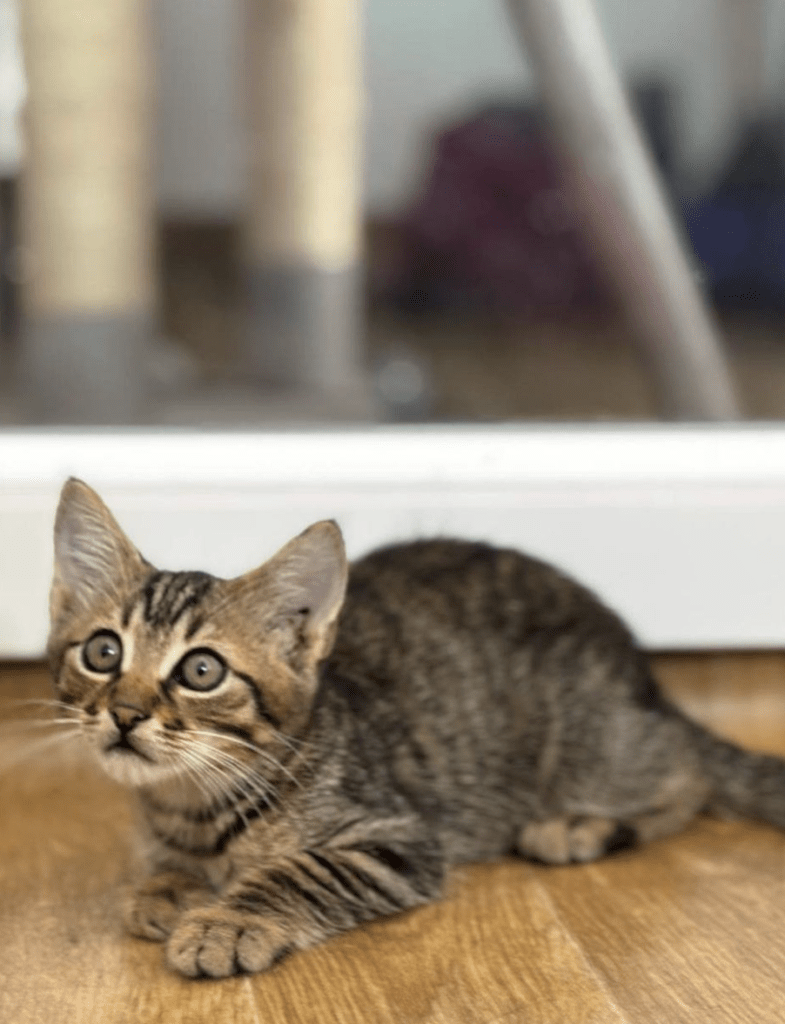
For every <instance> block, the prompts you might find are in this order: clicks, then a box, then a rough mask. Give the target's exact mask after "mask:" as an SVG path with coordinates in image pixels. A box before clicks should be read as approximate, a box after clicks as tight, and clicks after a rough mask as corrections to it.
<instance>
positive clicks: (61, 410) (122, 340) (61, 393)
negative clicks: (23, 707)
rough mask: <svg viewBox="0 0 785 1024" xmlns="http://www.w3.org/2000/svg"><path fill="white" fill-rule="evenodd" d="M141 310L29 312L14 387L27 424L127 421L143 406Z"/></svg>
mask: <svg viewBox="0 0 785 1024" xmlns="http://www.w3.org/2000/svg"><path fill="white" fill-rule="evenodd" d="M151 331H152V320H151V317H150V316H148V315H147V314H142V313H134V314H125V315H120V314H114V315H106V314H97V313H96V314H91V313H85V314H81V315H78V316H77V315H74V316H61V317H57V318H54V317H52V318H49V317H47V318H44V317H32V316H31V317H28V318H27V319H26V321H25V323H24V327H23V333H22V347H21V352H20V365H19V375H20V380H19V384H20V390H21V397H22V403H21V404H22V408H23V410H24V416H25V419H26V420H27V421H28V422H33V423H62V424H132V423H138V422H140V421H142V420H143V419H144V417H145V414H146V412H147V399H148V389H147V381H146V367H147V355H148V345H149V339H150V337H151Z"/></svg>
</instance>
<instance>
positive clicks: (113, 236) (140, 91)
mask: <svg viewBox="0 0 785 1024" xmlns="http://www.w3.org/2000/svg"><path fill="white" fill-rule="evenodd" d="M21 15H22V41H23V50H24V56H25V67H26V72H27V79H28V89H29V94H28V105H27V109H26V115H25V122H24V125H25V128H26V147H27V166H26V168H25V172H24V178H23V196H22V210H21V232H22V244H23V246H24V249H25V251H26V253H27V256H28V260H29V263H28V265H27V268H26V271H27V272H26V275H25V276H26V281H25V289H24V294H23V304H24V312H23V315H24V330H23V339H22V345H23V348H22V375H23V387H24V389H25V390H24V398H25V400H26V401H27V403H28V405H29V408H30V413H31V416H32V417H33V418H34V419H36V420H38V421H43V422H49V423H51V422H61V423H123V422H133V421H135V420H138V419H139V418H140V417H141V416H142V413H143V410H144V406H145V392H146V388H145V380H144V366H145V363H146V349H147V344H148V340H149V338H150V333H151V326H152V323H151V321H152V308H153V258H152V252H153V230H152V199H151V180H150V105H151V104H150V96H151V88H150V68H149V62H148V51H147V47H148V31H147V29H148V25H147V18H148V15H149V10H148V4H147V2H146V0H100V2H95V0H92V2H87V0H24V3H23V4H22V5H21Z"/></svg>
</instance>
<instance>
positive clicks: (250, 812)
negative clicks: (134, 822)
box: [151, 799, 272, 857]
mask: <svg viewBox="0 0 785 1024" xmlns="http://www.w3.org/2000/svg"><path fill="white" fill-rule="evenodd" d="M271 806H272V805H271V804H270V802H269V801H268V800H265V799H260V800H258V801H257V802H255V803H253V804H251V805H249V806H248V807H244V808H243V809H242V812H240V811H238V812H237V814H236V815H235V817H234V818H233V819H232V821H231V823H230V824H229V825H228V826H227V827H226V828H225V829H224V830H223V832H221V833H220V834H219V835H218V836H217V838H216V839H215V840H214V841H213V842H212V843H205V844H193V845H192V844H190V843H184V842H181V841H180V840H179V839H176V838H175V837H174V836H170V835H168V834H167V833H166V832H162V831H161V830H160V829H159V828H156V827H155V825H152V826H151V827H152V830H153V834H154V835H155V837H156V839H158V840H159V841H160V842H162V843H163V844H164V845H165V846H168V847H169V849H171V850H177V851H179V852H180V853H190V854H191V856H193V857H217V856H219V854H222V853H223V852H224V850H225V849H226V847H227V846H228V845H229V843H230V842H231V841H232V840H233V839H236V838H237V836H239V835H242V833H243V832H245V830H246V829H247V828H248V826H249V825H250V823H251V822H252V821H254V820H255V819H256V818H261V816H262V815H263V814H264V813H265V812H266V811H268V810H270V808H271Z"/></svg>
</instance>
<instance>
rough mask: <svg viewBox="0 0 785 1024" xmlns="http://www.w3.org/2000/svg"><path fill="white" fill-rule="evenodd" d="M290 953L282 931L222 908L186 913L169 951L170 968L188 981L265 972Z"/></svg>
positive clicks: (273, 925) (169, 946)
mask: <svg viewBox="0 0 785 1024" xmlns="http://www.w3.org/2000/svg"><path fill="white" fill-rule="evenodd" d="M287 951H288V946H287V943H286V941H285V940H284V938H283V935H282V934H281V930H280V927H279V926H278V925H277V923H276V922H274V921H267V920H263V919H262V918H260V917H258V916H256V915H252V914H243V913H240V912H238V911H233V910H227V909H225V908H222V907H207V908H204V909H201V910H191V911H187V912H186V913H185V914H183V916H182V917H181V918H180V920H179V922H178V924H177V927H176V928H175V930H174V931H173V932H172V935H171V936H170V938H169V942H168V943H167V947H166V958H167V961H168V963H169V966H170V967H172V968H173V969H174V970H175V971H178V972H179V973H180V974H184V975H185V976H186V977H188V978H202V977H208V978H226V977H228V976H229V975H232V974H243V973H249V974H255V973H257V972H259V971H265V970H267V968H268V967H271V966H272V965H273V964H274V963H276V962H277V961H278V960H280V959H281V958H282V956H283V955H284V954H285V953H286V952H287Z"/></svg>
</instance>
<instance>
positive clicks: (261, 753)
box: [192, 729, 302, 788]
mask: <svg viewBox="0 0 785 1024" xmlns="http://www.w3.org/2000/svg"><path fill="white" fill-rule="evenodd" d="M192 735H194V736H209V737H211V738H212V739H220V740H224V741H225V742H228V743H234V744H236V745H237V746H238V747H243V748H244V749H246V750H250V751H252V752H253V753H254V754H255V755H256V756H257V757H261V758H264V759H265V760H266V761H267V763H268V764H270V765H272V766H273V768H275V769H277V770H278V771H279V772H282V773H283V774H284V775H286V776H287V777H288V778H289V779H290V780H291V781H292V782H293V783H294V785H295V786H297V787H298V788H302V787H301V784H300V780H299V779H298V778H296V777H295V776H294V775H293V774H292V773H291V772H290V771H289V769H288V768H287V767H286V765H284V764H281V762H280V761H279V760H278V759H277V758H276V757H273V755H272V754H270V753H269V752H268V751H266V750H263V749H262V748H261V747H258V746H256V745H255V744H253V743H248V742H247V741H246V740H242V739H240V737H239V736H232V735H230V734H229V733H222V732H215V731H213V730H210V729H193V730H192Z"/></svg>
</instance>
